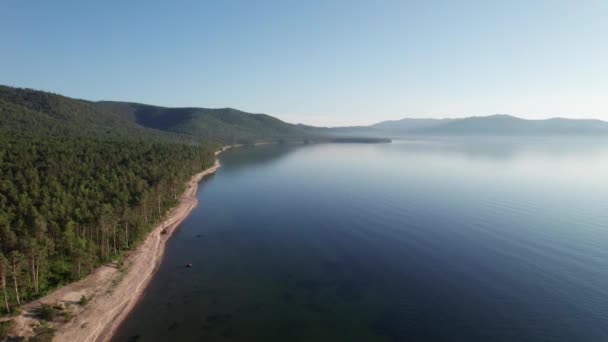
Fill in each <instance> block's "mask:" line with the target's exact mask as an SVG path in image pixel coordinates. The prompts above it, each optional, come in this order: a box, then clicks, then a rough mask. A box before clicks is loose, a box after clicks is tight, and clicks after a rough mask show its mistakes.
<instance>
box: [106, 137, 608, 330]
mask: <svg viewBox="0 0 608 342" xmlns="http://www.w3.org/2000/svg"><path fill="white" fill-rule="evenodd" d="M221 161H222V165H223V167H222V168H221V169H220V171H219V172H218V173H217V174H216V175H214V176H211V177H210V178H208V179H207V180H205V181H204V182H203V184H202V186H201V188H200V191H199V199H200V202H199V206H198V207H197V208H196V209H195V210H194V212H193V213H192V215H191V216H190V217H189V218H188V219H187V220H186V221H185V222H184V223H183V224H182V226H181V228H180V230H179V231H178V232H177V233H176V234H175V235H174V236H173V238H172V239H171V240H170V242H169V244H168V250H167V254H166V257H165V259H164V261H163V263H162V265H161V267H160V270H159V272H158V273H157V275H156V276H155V279H154V280H153V282H152V284H151V285H150V287H149V289H148V290H147V292H146V295H145V296H144V298H143V299H142V301H141V302H140V303H139V304H138V306H137V307H136V309H135V310H134V312H133V314H132V315H131V316H130V317H129V318H128V319H127V321H126V322H125V323H124V324H123V326H122V327H121V328H120V330H119V332H118V334H117V335H116V337H115V340H116V341H126V340H129V339H131V340H138V341H167V340H174V341H608V141H606V140H603V141H597V140H596V141H593V140H583V139H571V140H568V141H563V140H562V141H560V140H556V139H552V138H546V139H525V140H522V139H519V141H518V142H514V141H513V140H509V139H506V138H500V139H499V138H493V139H435V140H407V141H395V142H393V143H392V144H378V145H365V144H321V145H305V146H286V145H267V146H259V147H255V148H240V149H234V150H231V151H228V152H226V153H225V154H223V155H222V156H221ZM186 263H192V264H193V265H194V266H193V267H192V268H185V267H184V265H185V264H186Z"/></svg>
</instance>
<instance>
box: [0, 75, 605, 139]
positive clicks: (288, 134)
mask: <svg viewBox="0 0 608 342" xmlns="http://www.w3.org/2000/svg"><path fill="white" fill-rule="evenodd" d="M0 119H1V120H0V129H2V128H4V129H7V128H11V129H17V130H22V131H25V130H31V129H34V128H36V129H38V130H61V131H63V132H67V131H69V132H73V133H80V134H119V135H122V136H131V137H132V136H164V137H170V138H171V139H176V138H177V139H182V140H184V139H185V140H192V139H194V140H197V141H216V142H220V143H250V142H260V141H308V140H313V141H314V140H333V141H343V142H353V141H360V142H374V141H375V140H374V139H372V138H387V137H388V138H390V137H400V136H408V135H460V136H466V135H501V136H535V135H541V136H546V135H583V136H586V135H606V136H608V122H605V121H601V120H574V119H562V118H555V119H547V120H525V119H521V118H517V117H514V116H510V115H490V116H474V117H467V118H462V119H409V118H408V119H402V120H394V121H383V122H379V123H377V124H374V125H370V126H356V127H333V128H324V127H314V126H308V125H301V124H299V125H294V124H290V123H287V122H284V121H281V120H279V119H277V118H275V117H272V116H269V115H266V114H252V113H247V112H243V111H240V110H237V109H232V108H219V109H209V108H167V107H160V106H152V105H147V104H139V103H131V102H115V101H100V102H92V101H86V100H79V99H72V98H69V97H65V96H61V95H57V94H52V93H48V92H42V91H36V90H31V89H21V88H13V87H7V86H0ZM363 138H365V139H363Z"/></svg>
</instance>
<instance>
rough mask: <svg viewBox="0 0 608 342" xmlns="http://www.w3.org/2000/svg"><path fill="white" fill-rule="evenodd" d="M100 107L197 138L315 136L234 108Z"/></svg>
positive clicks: (227, 140)
mask: <svg viewBox="0 0 608 342" xmlns="http://www.w3.org/2000/svg"><path fill="white" fill-rule="evenodd" d="M96 105H97V106H98V108H100V109H103V110H107V111H112V112H116V113H120V114H121V115H122V117H123V118H126V119H128V120H130V121H131V122H136V123H137V124H139V125H142V126H144V127H148V128H154V129H158V130H163V131H168V132H174V133H179V134H187V135H189V136H192V137H194V138H196V139H202V140H216V141H222V142H225V143H252V142H257V141H301V140H305V139H310V138H313V137H312V135H311V133H310V132H307V131H304V130H303V129H302V128H301V127H300V126H298V125H292V124H289V123H286V122H283V121H281V120H279V119H277V118H274V117H272V116H269V115H265V114H251V113H246V112H243V111H240V110H236V109H233V108H219V109H209V108H166V107H158V106H150V105H144V104H138V103H128V102H109V101H104V102H98V103H96Z"/></svg>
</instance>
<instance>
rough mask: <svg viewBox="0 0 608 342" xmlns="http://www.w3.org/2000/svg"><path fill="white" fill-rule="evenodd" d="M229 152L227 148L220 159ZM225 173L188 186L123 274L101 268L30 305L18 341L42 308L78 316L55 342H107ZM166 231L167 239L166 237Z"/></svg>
mask: <svg viewBox="0 0 608 342" xmlns="http://www.w3.org/2000/svg"><path fill="white" fill-rule="evenodd" d="M228 148H230V146H226V147H224V148H222V149H221V150H219V151H217V152H215V154H216V155H218V154H219V153H221V152H223V151H225V150H226V149H228ZM219 167H220V163H219V161H218V160H217V159H216V160H215V164H214V165H213V166H212V167H210V168H208V169H206V170H204V171H202V172H200V173H198V174H196V175H194V176H193V177H192V179H190V181H189V182H188V183H187V184H186V190H185V191H184V193H183V194H182V195H181V198H180V202H179V204H178V205H177V206H176V207H175V208H173V209H172V210H171V211H170V212H169V213H168V214H167V216H166V218H165V219H164V220H163V221H162V222H160V223H159V224H158V225H157V226H156V227H155V228H154V229H153V230H152V231H151V232H150V233H149V235H148V236H147V237H146V239H145V240H144V241H143V242H142V243H141V244H140V245H139V246H138V247H137V248H136V249H135V250H133V251H131V252H129V255H128V256H127V257H126V258H125V261H124V264H123V266H122V267H121V268H120V269H119V268H118V266H117V265H115V264H108V265H103V266H100V267H98V268H97V269H96V270H95V271H93V273H91V274H90V275H88V276H87V277H85V278H83V279H81V280H80V281H77V282H75V283H71V284H68V285H66V286H63V287H61V288H59V289H57V290H55V291H53V292H52V293H50V294H48V295H47V296H45V297H43V298H40V299H38V300H36V301H34V302H31V303H29V304H26V305H24V306H23V308H22V313H21V315H19V316H17V317H15V318H14V321H15V325H14V327H13V329H12V333H13V334H12V335H13V336H22V337H26V336H32V335H34V331H33V327H32V326H35V325H37V324H39V323H40V322H39V321H38V320H37V319H36V318H35V315H33V312H34V310H35V309H36V307H38V306H39V305H40V303H47V304H52V305H64V306H66V307H68V308H69V310H70V311H71V312H72V314H73V319H71V320H69V321H68V322H65V323H53V325H54V327H55V328H56V329H57V331H56V334H55V337H54V339H53V340H54V341H71V342H76V341H78V342H85V341H108V340H110V339H111V338H112V335H113V334H114V332H115V331H116V329H117V328H118V326H119V325H120V324H121V322H122V321H123V320H124V319H125V318H126V317H127V315H128V314H129V312H130V311H131V310H132V309H133V307H134V306H135V304H136V303H137V301H138V299H139V298H140V297H141V295H142V293H143V291H144V290H145V288H146V286H147V285H148V284H149V282H150V280H151V279H152V276H153V275H154V273H155V272H156V270H157V268H158V266H159V265H160V262H161V260H162V257H163V255H164V252H165V244H166V242H167V240H168V239H169V238H170V237H171V235H172V234H173V232H174V231H175V229H176V228H177V227H178V226H179V224H180V223H181V222H182V221H183V220H184V219H185V218H186V217H188V215H189V214H190V212H191V211H192V209H194V208H195V207H196V205H197V204H198V200H197V198H196V193H197V190H198V183H199V182H200V181H201V180H202V179H203V177H205V176H207V175H209V174H212V173H215V172H216V171H217V169H218V168H219ZM163 229H166V233H165V234H161V231H162V230H163ZM82 296H86V298H90V301H89V302H88V303H87V304H86V305H79V304H78V301H79V300H80V298H81V297H82Z"/></svg>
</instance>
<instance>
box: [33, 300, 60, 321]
mask: <svg viewBox="0 0 608 342" xmlns="http://www.w3.org/2000/svg"><path fill="white" fill-rule="evenodd" d="M36 313H37V314H38V316H39V317H40V318H42V319H43V320H45V321H52V320H53V319H55V316H56V315H57V309H55V308H54V307H53V306H52V305H49V304H40V307H38V309H37V310H36Z"/></svg>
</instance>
